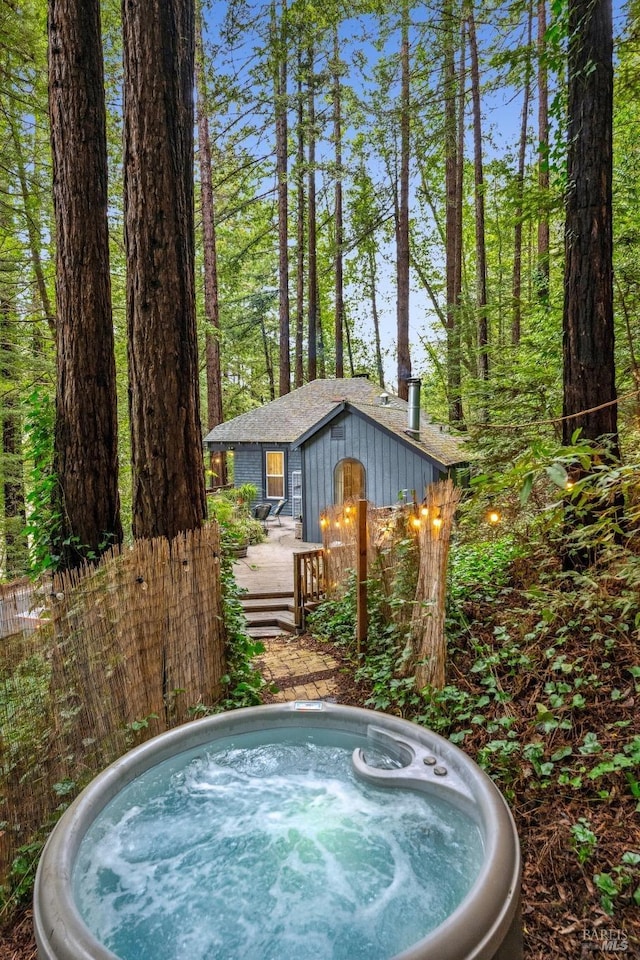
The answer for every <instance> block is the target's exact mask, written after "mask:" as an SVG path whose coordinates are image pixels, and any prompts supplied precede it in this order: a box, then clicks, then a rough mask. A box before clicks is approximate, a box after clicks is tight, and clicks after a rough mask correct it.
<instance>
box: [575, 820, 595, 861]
mask: <svg viewBox="0 0 640 960" xmlns="http://www.w3.org/2000/svg"><path fill="white" fill-rule="evenodd" d="M571 845H572V847H573V849H574V850H575V851H576V856H577V857H578V863H580V864H583V863H586V861H587V860H590V859H591V857H592V856H593V854H594V853H595V849H596V847H597V845H598V838H597V837H596V835H595V833H594V832H593V830H592V829H591V823H590V822H589V820H587V818H586V817H580V819H579V820H578V822H577V823H574V824H573V825H572V827H571Z"/></svg>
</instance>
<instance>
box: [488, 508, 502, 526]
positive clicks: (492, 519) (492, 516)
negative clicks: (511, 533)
mask: <svg viewBox="0 0 640 960" xmlns="http://www.w3.org/2000/svg"><path fill="white" fill-rule="evenodd" d="M501 519H502V518H501V516H500V514H499V513H498V511H497V510H490V511H489V513H488V514H487V520H488V521H489V523H493V524H496V523H500V520H501Z"/></svg>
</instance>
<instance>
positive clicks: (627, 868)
mask: <svg viewBox="0 0 640 960" xmlns="http://www.w3.org/2000/svg"><path fill="white" fill-rule="evenodd" d="M593 882H594V883H595V885H596V887H597V888H598V890H599V892H600V903H601V904H602V909H603V910H605V911H606V912H607V913H608V914H609V915H610V916H613V915H614V913H615V911H616V908H617V907H618V906H619V904H620V901H621V900H623V899H627V900H631V901H632V902H633V904H634V905H635V906H636V907H640V853H638V852H637V851H635V850H627V851H626V852H625V853H623V855H622V859H621V861H620V863H618V864H616V865H615V866H614V867H613V869H612V870H611V871H610V872H607V873H595V874H594V875H593Z"/></svg>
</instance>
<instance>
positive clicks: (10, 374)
mask: <svg viewBox="0 0 640 960" xmlns="http://www.w3.org/2000/svg"><path fill="white" fill-rule="evenodd" d="M16 319H17V318H16V316H15V312H14V310H13V305H12V303H11V302H10V301H9V300H7V299H5V298H1V299H0V334H1V336H0V376H1V377H2V381H3V383H4V385H5V390H4V393H3V397H2V477H3V483H2V486H3V495H4V497H3V499H4V543H5V562H4V577H5V578H6V579H7V580H14V579H16V578H17V577H21V576H24V574H25V573H26V571H27V568H28V554H29V548H28V543H27V534H26V530H25V524H26V522H27V516H26V507H25V492H24V457H23V452H22V415H21V410H20V396H19V393H18V385H17V381H16V378H17V370H16V360H17V355H16V343H15V339H16V336H15V325H16ZM7 387H8V389H7Z"/></svg>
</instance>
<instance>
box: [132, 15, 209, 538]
mask: <svg viewBox="0 0 640 960" xmlns="http://www.w3.org/2000/svg"><path fill="white" fill-rule="evenodd" d="M151 6H152V9H149V6H146V7H144V8H143V7H142V5H140V4H129V3H123V7H122V12H123V38H124V144H125V156H124V169H125V247H126V254H127V324H128V334H129V351H128V354H129V396H130V413H131V445H132V459H133V532H134V536H136V537H157V536H163V537H167V538H173V537H175V536H176V535H177V534H178V533H180V532H181V531H184V530H188V529H192V528H195V527H198V526H200V525H201V523H202V521H203V519H204V517H205V513H206V504H205V490H204V465H203V455H202V433H201V428H200V411H199V396H198V353H197V337H196V322H195V294H194V212H193V121H194V109H193V92H194V91H193V78H194V46H195V30H194V7H193V0H153V2H152V4H151Z"/></svg>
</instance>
